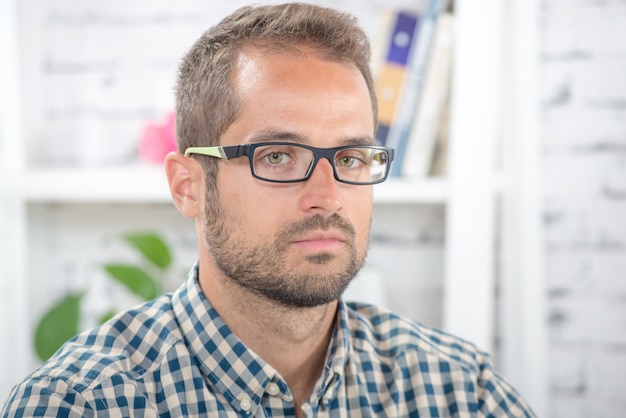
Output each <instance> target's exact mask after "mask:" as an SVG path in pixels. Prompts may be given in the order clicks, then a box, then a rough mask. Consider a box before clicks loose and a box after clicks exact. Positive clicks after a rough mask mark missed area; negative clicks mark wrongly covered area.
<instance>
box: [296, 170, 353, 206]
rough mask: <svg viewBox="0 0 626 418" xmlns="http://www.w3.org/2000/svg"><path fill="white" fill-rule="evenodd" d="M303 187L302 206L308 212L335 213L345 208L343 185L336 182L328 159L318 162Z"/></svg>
mask: <svg viewBox="0 0 626 418" xmlns="http://www.w3.org/2000/svg"><path fill="white" fill-rule="evenodd" d="M302 187H303V194H302V198H301V205H302V209H303V210H304V211H306V212H320V213H322V212H326V213H334V212H337V211H339V210H340V209H341V208H342V207H343V197H342V193H341V183H339V182H338V181H337V180H335V175H334V172H333V166H332V165H331V163H330V162H329V161H328V160H327V159H326V158H321V159H320V160H319V161H318V162H317V165H316V166H315V168H314V169H313V172H312V173H311V176H310V177H309V178H308V179H307V180H306V181H304V182H303V183H302Z"/></svg>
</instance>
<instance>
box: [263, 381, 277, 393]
mask: <svg viewBox="0 0 626 418" xmlns="http://www.w3.org/2000/svg"><path fill="white" fill-rule="evenodd" d="M265 391H266V392H267V393H269V394H270V395H272V396H276V395H278V394H279V393H280V388H279V387H278V385H277V384H276V383H274V382H270V383H269V384H268V385H267V387H266V388H265Z"/></svg>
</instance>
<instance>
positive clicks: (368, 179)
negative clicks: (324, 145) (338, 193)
mask: <svg viewBox="0 0 626 418" xmlns="http://www.w3.org/2000/svg"><path fill="white" fill-rule="evenodd" d="M388 161H389V156H388V154H387V152H386V151H384V150H379V149H376V148H369V147H355V148H345V149H342V150H340V151H337V153H336V154H335V170H336V172H337V176H338V177H339V178H340V179H341V180H344V181H348V182H350V183H357V184H371V183H377V182H379V181H381V180H382V179H384V178H385V176H386V174H387V165H388Z"/></svg>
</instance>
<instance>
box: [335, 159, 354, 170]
mask: <svg viewBox="0 0 626 418" xmlns="http://www.w3.org/2000/svg"><path fill="white" fill-rule="evenodd" d="M355 162H356V158H354V157H349V156H344V157H341V158H339V159H338V160H337V165H339V166H340V167H346V168H349V167H352V166H353V165H354V164H355Z"/></svg>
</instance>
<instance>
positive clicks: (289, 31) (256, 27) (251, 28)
mask: <svg viewBox="0 0 626 418" xmlns="http://www.w3.org/2000/svg"><path fill="white" fill-rule="evenodd" d="M305 47H306V48H310V49H313V50H315V51H316V52H317V53H319V54H320V56H321V57H324V58H325V59H327V60H329V61H335V62H343V63H346V64H352V65H354V66H355V67H356V68H358V70H359V71H360V73H361V74H362V76H363V79H364V80H365V82H366V84H367V87H368V90H369V93H370V99H371V101H372V112H373V115H374V121H377V120H378V117H377V114H378V105H377V102H376V94H375V88H374V83H373V79H372V75H371V72H370V67H369V64H370V44H369V40H368V38H367V35H366V34H365V33H364V32H363V30H362V29H361V28H360V27H359V26H358V25H357V23H356V20H355V19H354V17H352V16H350V15H348V14H345V13H340V12H338V11H336V10H333V9H328V8H322V7H319V6H314V5H310V4H302V3H286V4H283V5H276V6H260V7H251V6H247V7H242V8H240V9H239V10H237V11H235V12H234V13H232V14H231V15H230V16H228V17H226V18H225V19H223V20H222V21H221V22H220V23H218V24H217V25H216V26H214V27H212V28H210V29H209V30H207V31H206V32H205V33H204V34H203V35H202V36H201V37H200V38H199V39H198V40H197V41H196V43H195V44H194V45H193V46H192V48H191V49H190V50H189V52H188V53H187V54H186V55H185V57H184V58H183V61H182V63H181V65H180V71H179V77H178V83H177V88H176V127H177V133H176V134H177V141H178V150H179V151H180V152H184V151H185V149H187V148H188V147H197V146H214V145H219V142H220V136H221V134H222V133H223V132H224V131H225V130H226V129H227V128H228V126H229V125H230V124H231V123H232V122H233V121H234V120H235V119H236V118H237V114H238V112H239V110H240V109H239V106H240V103H241V96H240V94H241V92H239V91H237V89H236V88H235V86H234V85H233V81H234V80H233V77H234V75H233V68H234V67H235V63H236V61H237V58H238V56H239V54H240V53H241V52H242V51H243V50H245V49H255V50H257V51H260V52H267V53H275V52H279V51H280V52H284V51H289V50H291V51H294V52H295V51H298V50H301V49H302V48H305ZM202 162H203V164H205V169H206V170H207V175H208V181H209V182H211V179H212V177H214V175H215V171H214V170H215V167H216V161H215V160H213V159H210V158H204V159H202Z"/></svg>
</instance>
